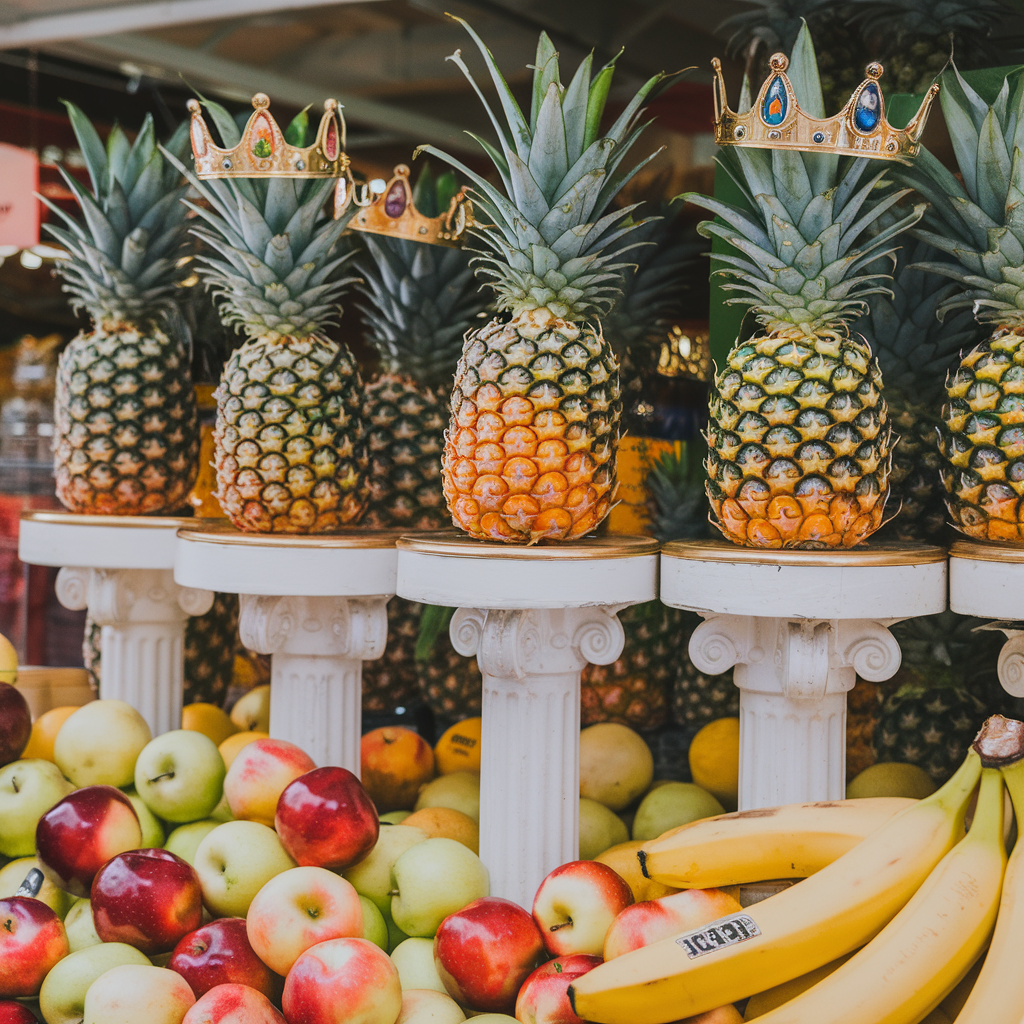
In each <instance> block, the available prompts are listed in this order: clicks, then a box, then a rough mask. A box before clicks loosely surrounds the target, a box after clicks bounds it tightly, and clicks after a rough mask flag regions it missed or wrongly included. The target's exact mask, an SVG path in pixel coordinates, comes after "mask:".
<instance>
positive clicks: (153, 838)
mask: <svg viewBox="0 0 1024 1024" xmlns="http://www.w3.org/2000/svg"><path fill="white" fill-rule="evenodd" d="M124 795H125V796H126V797H128V799H129V800H131V802H132V807H134V808H135V813H136V814H137V815H138V816H139V826H140V827H141V828H142V848H143V849H146V850H149V849H153V848H154V847H157V846H163V845H164V826H163V822H161V821H160V819H159V818H158V817H157V816H156V815H155V814H154V813H153V812H152V811H151V810H150V809H149V805H148V804H147V803H146V801H145V800H143V799H142V797H141V796H139V794H138V793H137V792H136V789H135V787H134V786H126V787H125V789H124Z"/></svg>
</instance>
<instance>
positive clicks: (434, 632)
mask: <svg viewBox="0 0 1024 1024" xmlns="http://www.w3.org/2000/svg"><path fill="white" fill-rule="evenodd" d="M454 614H455V609H454V608H444V607H441V606H439V605H434V604H426V605H424V606H423V612H422V613H421V614H420V631H419V635H418V636H417V637H416V654H415V658H416V660H417V661H430V659H431V658H432V657H433V656H434V648H435V646H436V645H437V641H438V639H439V638H440V637H441V634H442V633H444V632H445V630H447V629H448V627H449V625H450V624H451V621H452V616H453V615H454Z"/></svg>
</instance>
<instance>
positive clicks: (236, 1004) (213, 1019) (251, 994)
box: [181, 984, 285, 1024]
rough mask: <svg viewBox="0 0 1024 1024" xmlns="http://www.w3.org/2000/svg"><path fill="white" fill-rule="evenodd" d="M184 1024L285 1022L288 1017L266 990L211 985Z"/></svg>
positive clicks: (190, 1011) (187, 1014)
mask: <svg viewBox="0 0 1024 1024" xmlns="http://www.w3.org/2000/svg"><path fill="white" fill-rule="evenodd" d="M181 1024H285V1019H284V1017H282V1016H281V1014H280V1013H279V1012H278V1011H277V1010H276V1009H275V1008H274V1004H273V1003H272V1002H271V1001H270V1000H269V999H268V998H267V997H266V995H264V994H263V993H262V992H258V991H257V990H256V989H254V988H250V987H249V986H248V985H229V984H226V985H217V986H215V987H214V988H211V989H210V991H209V992H207V993H206V994H205V995H204V996H203V997H202V999H200V1000H199V1002H197V1003H196V1004H195V1005H194V1006H192V1007H190V1008H189V1011H188V1013H186V1014H185V1017H184V1019H183V1020H182V1022H181Z"/></svg>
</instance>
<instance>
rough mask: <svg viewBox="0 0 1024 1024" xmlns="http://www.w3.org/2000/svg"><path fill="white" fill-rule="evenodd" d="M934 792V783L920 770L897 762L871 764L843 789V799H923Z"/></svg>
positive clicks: (911, 765)
mask: <svg viewBox="0 0 1024 1024" xmlns="http://www.w3.org/2000/svg"><path fill="white" fill-rule="evenodd" d="M934 792H935V783H934V782H933V781H932V777H931V776H930V775H929V774H928V773H927V772H926V771H925V770H924V769H923V768H919V767H918V766H917V765H916V764H901V763H900V762H898V761H885V762H883V763H882V764H873V765H871V767H870V768H865V769H864V771H862V772H861V773H860V774H859V775H858V776H856V778H854V779H852V780H851V781H850V783H849V784H848V785H847V787H846V796H847V797H848V798H849V799H851V800H853V799H856V798H857V797H865V796H909V797H911V798H912V799H914V800H923V799H924V798H925V797H926V796H929V795H931V794H932V793H934Z"/></svg>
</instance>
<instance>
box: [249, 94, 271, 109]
mask: <svg viewBox="0 0 1024 1024" xmlns="http://www.w3.org/2000/svg"><path fill="white" fill-rule="evenodd" d="M252 106H253V109H254V110H266V109H267V107H269V106H270V97H269V96H268V95H267V94H266V93H265V92H258V93H256V95H255V96H253V98H252Z"/></svg>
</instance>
